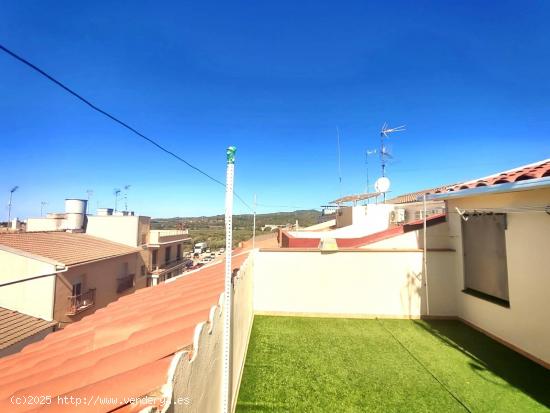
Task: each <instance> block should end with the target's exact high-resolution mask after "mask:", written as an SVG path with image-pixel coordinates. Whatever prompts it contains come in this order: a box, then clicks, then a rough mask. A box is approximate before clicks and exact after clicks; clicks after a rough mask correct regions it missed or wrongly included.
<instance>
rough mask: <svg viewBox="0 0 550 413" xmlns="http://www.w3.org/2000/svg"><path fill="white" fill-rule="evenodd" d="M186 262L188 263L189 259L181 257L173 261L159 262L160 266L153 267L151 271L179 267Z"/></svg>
mask: <svg viewBox="0 0 550 413" xmlns="http://www.w3.org/2000/svg"><path fill="white" fill-rule="evenodd" d="M186 261H189V258H184V257H181V258H176V259H175V260H170V261H164V262H161V263H160V264H156V265H153V268H152V271H160V270H165V269H167V268H171V267H175V266H177V265H180V264H182V263H184V262H186Z"/></svg>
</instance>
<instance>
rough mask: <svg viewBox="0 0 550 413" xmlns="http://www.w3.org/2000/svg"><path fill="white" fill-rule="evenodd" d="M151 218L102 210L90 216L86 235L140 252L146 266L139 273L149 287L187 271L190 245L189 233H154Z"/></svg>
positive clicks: (181, 231) (174, 231) (158, 231)
mask: <svg viewBox="0 0 550 413" xmlns="http://www.w3.org/2000/svg"><path fill="white" fill-rule="evenodd" d="M150 227H151V218H150V217H146V216H135V215H133V213H131V212H130V213H127V212H122V213H118V214H117V213H113V211H112V210H111V209H107V208H104V209H100V210H98V214H97V215H88V217H87V224H86V233H87V234H89V235H93V236H96V237H100V238H104V239H108V240H110V241H114V242H118V243H121V244H124V245H128V246H131V247H137V248H140V256H141V258H142V261H143V264H142V267H141V268H140V269H139V274H140V276H141V277H145V278H146V279H147V285H149V286H150V285H155V284H157V283H159V282H163V281H165V280H167V279H169V278H172V277H175V276H177V275H180V274H181V273H182V272H183V271H184V269H185V265H186V262H185V259H184V254H183V246H184V243H186V242H190V241H191V238H190V237H189V234H188V231H187V230H177V229H170V230H151V229H150Z"/></svg>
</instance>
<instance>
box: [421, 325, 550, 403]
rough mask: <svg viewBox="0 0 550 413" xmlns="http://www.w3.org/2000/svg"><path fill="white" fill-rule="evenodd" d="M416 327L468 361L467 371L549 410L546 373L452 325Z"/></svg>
mask: <svg viewBox="0 0 550 413" xmlns="http://www.w3.org/2000/svg"><path fill="white" fill-rule="evenodd" d="M414 322H415V323H416V325H418V326H419V327H421V328H422V329H424V330H425V331H427V332H428V333H430V334H432V335H434V336H435V337H437V338H438V339H439V340H441V341H442V342H443V343H444V344H446V345H448V346H450V347H452V348H454V349H456V350H458V351H460V352H461V353H463V354H465V355H466V356H468V357H469V358H470V359H471V362H470V363H469V365H470V368H471V369H472V370H473V371H474V372H475V373H476V374H477V375H478V376H480V377H482V378H483V379H485V380H490V379H489V378H487V377H485V376H484V375H483V372H484V371H486V370H489V371H491V372H492V373H494V374H496V375H498V376H500V377H502V379H504V380H505V381H506V382H508V383H509V384H510V385H512V386H514V387H516V388H517V389H520V390H521V391H523V392H524V393H526V394H528V395H529V396H530V397H532V398H533V399H534V400H536V401H538V402H539V403H542V404H543V405H545V406H546V407H550V391H549V390H550V370H547V369H545V368H544V367H542V366H541V365H539V364H537V363H535V362H533V361H531V360H529V359H528V358H526V357H524V356H522V355H521V354H519V353H516V352H515V351H513V350H511V349H509V348H508V347H506V346H504V345H502V344H500V343H498V342H496V341H494V340H493V339H491V338H490V337H488V336H486V335H485V334H483V333H481V332H479V331H476V330H474V329H473V328H460V329H457V328H456V321H444V320H423V321H414Z"/></svg>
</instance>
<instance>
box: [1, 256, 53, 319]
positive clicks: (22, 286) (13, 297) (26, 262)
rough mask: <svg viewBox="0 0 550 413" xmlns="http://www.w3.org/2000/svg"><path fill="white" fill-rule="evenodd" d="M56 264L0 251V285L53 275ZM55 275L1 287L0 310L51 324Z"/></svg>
mask: <svg viewBox="0 0 550 413" xmlns="http://www.w3.org/2000/svg"><path fill="white" fill-rule="evenodd" d="M55 271H56V268H55V265H54V264H52V263H49V262H45V261H40V260H38V259H34V258H29V257H26V256H23V255H19V254H16V253H14V252H10V251H7V250H5V249H0V285H2V284H5V283H9V282H12V281H17V280H23V279H25V278H30V277H34V276H38V275H44V274H53V273H55ZM54 291H55V276H54V275H52V276H48V277H43V278H38V279H34V280H28V281H24V282H19V283H16V284H11V285H3V286H0V307H4V308H8V309H10V310H14V311H19V312H20V313H24V314H28V315H31V316H33V317H38V318H42V319H44V320H48V321H51V320H52V319H53V308H54Z"/></svg>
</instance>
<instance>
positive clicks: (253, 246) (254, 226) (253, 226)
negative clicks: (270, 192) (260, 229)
mask: <svg viewBox="0 0 550 413" xmlns="http://www.w3.org/2000/svg"><path fill="white" fill-rule="evenodd" d="M255 247H256V194H254V218H253V220H252V249H254V248H255Z"/></svg>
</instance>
